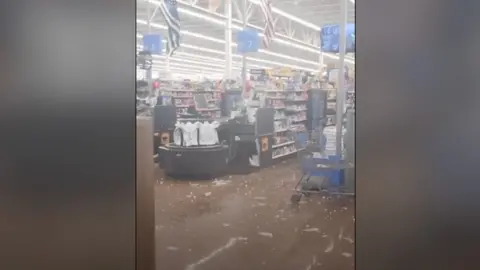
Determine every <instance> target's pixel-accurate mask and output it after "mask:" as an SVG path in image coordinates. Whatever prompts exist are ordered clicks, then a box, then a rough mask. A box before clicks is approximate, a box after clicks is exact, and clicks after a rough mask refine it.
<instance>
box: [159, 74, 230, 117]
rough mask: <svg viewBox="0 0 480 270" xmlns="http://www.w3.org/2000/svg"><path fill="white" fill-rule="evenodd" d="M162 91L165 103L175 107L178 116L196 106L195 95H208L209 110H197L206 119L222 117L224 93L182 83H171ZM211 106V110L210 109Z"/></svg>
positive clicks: (206, 87)
mask: <svg viewBox="0 0 480 270" xmlns="http://www.w3.org/2000/svg"><path fill="white" fill-rule="evenodd" d="M160 91H161V92H162V93H163V94H162V95H163V97H164V101H165V103H167V104H168V103H170V104H172V105H174V106H175V108H176V111H177V115H179V114H182V113H186V112H187V110H188V108H189V107H191V106H194V104H195V103H194V98H193V97H194V95H195V94H207V102H208V103H209V108H208V109H202V110H197V111H198V112H199V113H201V114H203V115H204V116H205V117H211V118H219V117H221V108H220V102H221V97H220V94H221V93H222V91H220V90H214V89H209V87H208V86H203V85H192V84H189V83H182V82H174V81H172V82H169V83H168V84H167V85H164V86H163V87H162V88H161V89H160ZM210 106H211V108H210Z"/></svg>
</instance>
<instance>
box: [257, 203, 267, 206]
mask: <svg viewBox="0 0 480 270" xmlns="http://www.w3.org/2000/svg"><path fill="white" fill-rule="evenodd" d="M257 205H258V206H266V205H267V204H266V203H257Z"/></svg>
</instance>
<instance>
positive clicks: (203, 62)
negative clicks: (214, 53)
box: [137, 45, 272, 69]
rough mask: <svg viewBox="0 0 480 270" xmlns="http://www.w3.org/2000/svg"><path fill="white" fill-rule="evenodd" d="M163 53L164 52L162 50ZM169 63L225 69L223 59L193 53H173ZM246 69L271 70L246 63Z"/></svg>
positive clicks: (234, 63) (161, 57)
mask: <svg viewBox="0 0 480 270" xmlns="http://www.w3.org/2000/svg"><path fill="white" fill-rule="evenodd" d="M187 46H189V45H187ZM142 47H143V46H142V45H137V48H138V49H140V50H141V49H142ZM191 47H192V48H194V49H203V48H202V47H197V46H193V45H192V46H191ZM207 50H208V49H207ZM208 51H209V52H210V50H208ZM164 52H165V50H164ZM179 56H180V57H179ZM182 56H183V57H188V59H185V58H183V57H182ZM153 57H154V58H160V59H166V57H165V56H163V55H153ZM192 58H193V59H192ZM195 58H199V59H197V60H200V61H201V62H200V61H195ZM170 61H181V62H185V63H192V64H201V65H207V66H216V67H221V68H225V60H224V59H220V58H213V57H206V56H201V55H197V54H193V53H186V52H179V51H177V52H175V56H174V57H172V58H170ZM206 61H207V62H206ZM212 62H216V63H212ZM232 64H233V65H236V66H241V65H242V63H241V62H236V61H232ZM247 67H248V68H264V69H269V68H272V67H268V66H259V65H254V64H251V63H247Z"/></svg>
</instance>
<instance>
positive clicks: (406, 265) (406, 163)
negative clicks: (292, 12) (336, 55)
mask: <svg viewBox="0 0 480 270" xmlns="http://www.w3.org/2000/svg"><path fill="white" fill-rule="evenodd" d="M478 10H480V2H479V1H461V2H460V1H445V0H425V1H414V0H403V1H381V0H361V1H358V3H357V4H356V31H357V32H358V35H357V47H356V49H357V51H356V88H357V97H356V101H357V103H356V109H357V113H356V117H357V118H356V123H357V126H356V147H357V148H356V155H357V156H356V181H357V182H356V194H357V196H356V269H358V270H374V269H382V270H383V269H389V270H393V269H478V265H477V264H476V261H477V258H476V257H478V242H477V241H478V239H479V238H478V236H479V233H478V228H479V227H480V226H479V225H480V224H479V223H480V222H479V214H478V213H480V211H479V210H480V207H479V206H480V200H479V199H478V195H479V194H480V184H479V183H480V182H478V181H477V179H479V176H478V172H477V171H478V167H479V164H480V163H479V161H480V155H479V153H480V144H479V143H478V138H480V137H479V135H480V125H478V116H479V115H480V106H478V100H480V99H479V98H480V91H479V89H480V87H479V86H480V84H479V80H478V78H479V76H478V63H477V62H478V59H480V57H479V50H478V48H479V46H478V45H479V44H480V36H479V34H480V32H479V31H478V30H475V29H477V26H478V23H479V17H478V16H477V15H476V14H477V12H478ZM476 254H477V255H476Z"/></svg>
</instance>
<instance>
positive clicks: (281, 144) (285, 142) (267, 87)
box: [251, 68, 313, 159]
mask: <svg viewBox="0 0 480 270" xmlns="http://www.w3.org/2000/svg"><path fill="white" fill-rule="evenodd" d="M251 73H252V72H251ZM254 74H255V75H254V76H251V80H252V86H253V88H254V89H255V91H256V92H258V93H262V94H263V95H264V96H265V100H266V102H265V106H266V107H268V108H273V109H274V110H275V114H274V130H275V134H274V137H273V140H274V142H273V146H272V148H273V149H272V150H273V153H272V158H274V159H275V158H280V157H283V156H287V155H290V154H293V153H296V152H297V151H298V150H297V149H296V145H297V144H296V142H297V141H298V138H299V137H300V136H301V135H302V136H303V135H304V134H305V132H306V125H305V124H306V120H307V103H308V93H307V91H306V90H307V89H309V87H310V85H311V83H312V81H313V80H312V79H311V78H310V77H308V76H305V74H304V73H302V72H298V71H294V70H291V69H288V68H283V69H277V70H267V71H262V70H255V71H254Z"/></svg>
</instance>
